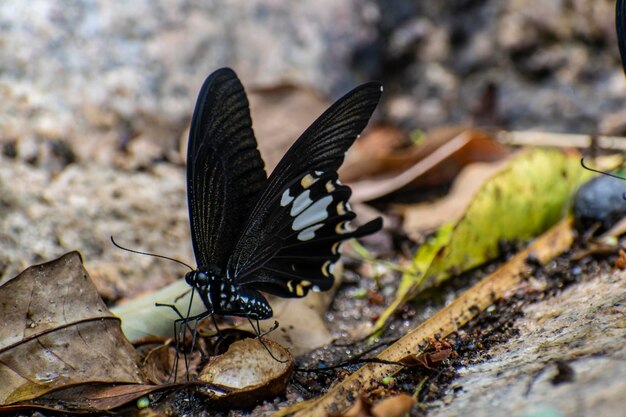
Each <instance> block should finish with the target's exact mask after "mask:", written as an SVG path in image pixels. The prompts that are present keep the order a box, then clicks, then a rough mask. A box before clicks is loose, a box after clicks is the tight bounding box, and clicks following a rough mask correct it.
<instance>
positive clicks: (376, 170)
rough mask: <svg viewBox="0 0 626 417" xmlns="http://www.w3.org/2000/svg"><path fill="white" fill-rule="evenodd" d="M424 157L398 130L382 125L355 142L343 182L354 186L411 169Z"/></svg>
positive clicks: (342, 168) (368, 131)
mask: <svg viewBox="0 0 626 417" xmlns="http://www.w3.org/2000/svg"><path fill="white" fill-rule="evenodd" d="M423 157H424V151H423V147H419V146H413V145H412V143H411V142H410V140H409V137H408V135H407V134H406V133H405V132H404V131H403V130H402V129H400V128H399V127H397V126H394V125H391V124H388V123H384V124H383V123H379V124H375V125H374V126H372V127H370V128H369V129H368V130H367V131H366V132H365V133H363V135H361V137H360V138H359V139H358V140H357V141H356V142H354V145H353V146H352V147H351V148H350V151H349V152H348V154H347V155H346V159H345V161H344V163H343V165H342V166H341V169H340V170H339V177H340V178H341V180H342V181H346V182H353V181H357V180H359V179H363V178H367V177H372V176H374V175H380V174H383V173H389V172H399V171H403V170H405V169H407V168H409V167H410V166H411V165H413V164H414V163H415V161H417V160H419V159H422V158H423Z"/></svg>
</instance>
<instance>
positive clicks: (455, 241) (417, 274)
mask: <svg viewBox="0 0 626 417" xmlns="http://www.w3.org/2000/svg"><path fill="white" fill-rule="evenodd" d="M591 176H592V173H590V172H589V171H587V170H585V169H583V168H582V167H581V166H580V155H579V154H577V153H574V152H569V153H565V152H561V151H558V150H545V149H532V150H526V151H523V152H520V153H519V154H518V155H517V156H516V157H514V158H513V159H512V160H511V162H510V163H509V164H508V165H507V167H506V168H504V169H503V170H502V171H500V172H499V173H498V174H496V175H495V176H493V177H492V178H491V179H489V180H488V181H487V182H486V183H485V184H484V185H483V186H482V188H481V189H480V190H479V191H478V193H477V194H476V195H475V196H474V199H473V200H472V202H471V203H470V205H469V206H468V208H467V210H466V212H465V214H464V215H463V216H462V217H461V219H460V220H459V221H458V222H457V223H456V224H454V225H450V224H447V225H444V226H442V227H441V228H440V229H439V231H438V232H437V233H436V235H435V238H434V239H433V240H431V241H429V242H427V243H426V244H424V245H422V246H421V247H420V248H419V249H418V251H417V252H416V254H415V256H414V258H413V262H414V264H413V267H412V268H410V269H408V270H407V271H406V272H405V273H404V274H403V277H402V281H401V283H400V286H399V288H398V292H397V294H396V299H395V300H394V302H393V303H392V305H391V306H389V308H388V309H387V310H386V311H385V313H384V314H383V315H381V317H380V319H379V320H378V322H377V323H376V325H375V330H376V331H378V330H380V329H382V327H383V326H384V324H385V321H386V320H387V318H388V317H389V316H390V315H391V314H392V313H393V312H394V311H395V310H396V309H397V308H398V307H400V306H402V305H403V304H404V303H406V302H407V301H409V300H410V299H411V298H413V297H414V296H415V294H416V293H417V292H418V291H419V290H420V289H422V288H424V287H427V286H431V285H435V284H439V283H441V282H443V281H445V280H446V279H448V278H449V277H451V276H452V275H455V274H459V273H461V272H464V271H467V270H469V269H471V268H474V267H476V266H478V265H481V264H482V263H484V262H486V261H489V260H491V259H493V258H495V257H496V256H498V255H499V252H500V251H499V247H500V242H523V241H526V240H528V239H530V238H532V237H534V236H537V235H539V234H541V233H542V232H544V231H545V230H547V229H548V228H549V227H550V226H552V225H554V224H555V223H556V222H557V221H559V220H560V219H561V218H562V217H563V216H564V215H565V214H567V211H568V208H569V203H570V200H571V197H572V195H573V194H574V193H575V191H576V190H577V189H578V187H579V186H580V185H581V184H582V183H584V182H585V181H586V180H588V179H589V178H591Z"/></svg>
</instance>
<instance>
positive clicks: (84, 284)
mask: <svg viewBox="0 0 626 417" xmlns="http://www.w3.org/2000/svg"><path fill="white" fill-rule="evenodd" d="M0 316H2V318H3V325H2V326H0V380H1V381H2V384H0V403H1V404H12V403H16V402H23V401H27V400H32V399H35V398H37V397H40V396H42V395H44V394H46V393H48V392H50V391H52V390H57V389H59V388H63V387H66V386H68V385H76V384H83V383H90V382H110V383H141V382H143V378H142V376H141V374H140V372H139V369H138V368H137V366H136V364H135V359H136V357H137V356H136V354H135V350H134V349H133V347H132V346H131V345H130V343H128V341H127V340H126V338H125V337H124V335H123V334H122V331H121V328H120V320H119V319H118V318H117V317H115V316H113V315H112V314H111V313H110V312H109V310H108V309H107V307H106V305H105V304H104V302H103V301H102V299H101V298H100V296H99V295H98V293H97V291H96V288H95V286H94V285H93V283H92V282H91V280H90V279H89V276H88V274H87V271H86V270H85V269H84V268H83V266H82V260H81V258H80V255H79V254H78V253H77V252H70V253H68V254H66V255H64V256H62V257H60V258H58V259H56V260H54V261H51V262H47V263H44V264H41V265H36V266H32V267H30V268H28V269H26V270H25V271H24V272H22V273H21V274H19V275H18V276H17V277H15V278H13V279H11V280H10V281H8V282H7V283H5V284H4V285H2V287H0Z"/></svg>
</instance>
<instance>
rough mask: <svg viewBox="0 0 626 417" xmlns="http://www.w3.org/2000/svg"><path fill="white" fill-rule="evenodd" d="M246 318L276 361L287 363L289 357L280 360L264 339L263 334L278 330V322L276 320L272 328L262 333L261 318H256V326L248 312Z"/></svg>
mask: <svg viewBox="0 0 626 417" xmlns="http://www.w3.org/2000/svg"><path fill="white" fill-rule="evenodd" d="M246 318H247V319H248V321H249V322H250V326H251V327H252V330H254V333H255V334H256V337H257V339H259V342H261V344H262V345H263V347H264V348H265V350H267V353H269V354H270V356H271V357H272V359H274V360H275V361H276V362H279V363H285V362H287V359H285V360H284V361H283V360H280V359H278V358H277V357H276V356H274V354H273V353H272V351H271V350H270V348H269V347H267V345H266V344H265V341H264V340H263V336H265V335H266V334H268V333H270V332H273V331H274V330H276V328H277V327H278V322H277V321H274V326H272V328H271V329H269V330H268V331H266V332H264V333H261V324H260V323H259V320H258V319H257V320H256V327H254V322H253V321H252V319H251V318H250V316H249V315H247V314H246Z"/></svg>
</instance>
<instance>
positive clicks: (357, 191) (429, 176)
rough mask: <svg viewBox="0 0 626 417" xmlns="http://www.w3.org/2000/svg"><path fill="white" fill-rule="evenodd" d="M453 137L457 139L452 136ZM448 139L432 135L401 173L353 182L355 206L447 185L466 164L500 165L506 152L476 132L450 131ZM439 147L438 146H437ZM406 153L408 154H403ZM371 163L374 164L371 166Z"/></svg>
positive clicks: (489, 138) (481, 133) (483, 134)
mask: <svg viewBox="0 0 626 417" xmlns="http://www.w3.org/2000/svg"><path fill="white" fill-rule="evenodd" d="M450 132H452V133H454V134H455V135H454V136H451V137H450V136H446V135H450ZM450 132H446V134H445V135H443V134H441V137H442V138H444V139H441V138H440V137H439V136H440V134H438V133H437V134H433V138H432V139H430V140H429V139H427V141H426V143H425V144H424V145H423V149H422V151H420V152H419V158H418V157H416V159H415V163H414V164H413V165H411V166H410V167H409V168H407V169H405V170H404V171H401V172H393V173H387V174H386V175H380V176H379V177H376V178H372V179H366V180H362V181H357V182H353V183H352V184H351V186H352V200H351V201H352V202H364V201H372V200H375V199H377V198H381V197H384V196H386V195H389V194H391V193H392V192H394V191H397V190H400V189H402V188H404V187H406V186H409V185H411V186H417V185H421V186H425V185H435V184H443V183H447V182H449V181H450V180H452V178H454V177H455V176H456V175H457V174H458V172H459V171H460V170H461V169H462V168H463V167H464V166H466V165H467V164H470V163H472V162H477V161H497V160H499V159H501V158H503V157H505V156H506V155H507V152H506V150H505V149H504V148H503V147H502V146H501V145H499V144H498V143H497V142H495V141H493V140H492V139H491V137H490V136H488V135H487V134H485V133H483V132H481V131H479V130H475V129H464V130H462V131H461V132H460V133H458V130H455V131H453V130H450ZM434 145H436V146H434ZM404 152H407V151H404ZM370 163H371V162H370Z"/></svg>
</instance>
